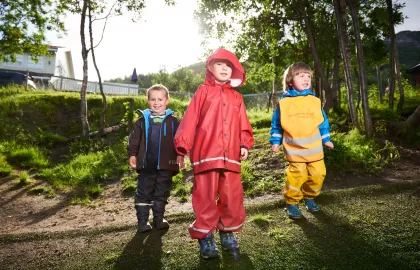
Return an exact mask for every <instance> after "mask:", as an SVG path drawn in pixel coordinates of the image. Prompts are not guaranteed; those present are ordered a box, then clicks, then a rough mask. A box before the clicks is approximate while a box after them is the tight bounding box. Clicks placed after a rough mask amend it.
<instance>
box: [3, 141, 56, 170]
mask: <svg viewBox="0 0 420 270" xmlns="http://www.w3.org/2000/svg"><path fill="white" fill-rule="evenodd" d="M3 146H4V148H5V149H7V150H5V151H4V155H5V156H6V160H7V162H8V163H10V164H11V165H14V166H17V167H21V168H28V169H41V168H45V167H48V166H49V164H50V162H49V160H48V158H47V156H46V155H45V153H44V150H41V149H40V148H38V147H35V146H24V145H19V144H18V143H17V142H10V143H5V144H4V145H3Z"/></svg>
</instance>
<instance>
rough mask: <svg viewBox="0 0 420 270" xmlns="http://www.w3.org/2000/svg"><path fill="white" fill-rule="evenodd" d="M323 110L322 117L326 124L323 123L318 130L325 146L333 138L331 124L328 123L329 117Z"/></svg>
mask: <svg viewBox="0 0 420 270" xmlns="http://www.w3.org/2000/svg"><path fill="white" fill-rule="evenodd" d="M321 110H322V115H323V116H324V122H322V123H321V124H320V125H319V126H318V128H319V132H320V133H321V138H322V144H325V143H326V142H329V141H331V137H330V124H329V122H328V117H327V115H326V114H325V112H324V109H321Z"/></svg>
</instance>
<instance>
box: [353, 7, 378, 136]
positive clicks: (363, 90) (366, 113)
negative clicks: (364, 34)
mask: <svg viewBox="0 0 420 270" xmlns="http://www.w3.org/2000/svg"><path fill="white" fill-rule="evenodd" d="M348 4H349V5H348V6H349V9H350V14H351V18H352V21H353V30H354V38H355V42H356V49H357V50H356V54H357V64H358V66H359V84H360V96H361V99H362V108H363V120H364V123H365V131H366V134H367V135H368V136H369V137H372V136H373V124H372V118H371V116H370V109H369V98H368V86H367V80H366V71H365V62H364V56H363V46H362V40H361V37H360V28H359V18H358V16H357V12H356V9H355V6H354V2H353V0H348Z"/></svg>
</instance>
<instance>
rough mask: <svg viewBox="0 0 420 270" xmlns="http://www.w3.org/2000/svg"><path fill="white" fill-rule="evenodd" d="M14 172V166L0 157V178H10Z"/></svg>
mask: <svg viewBox="0 0 420 270" xmlns="http://www.w3.org/2000/svg"><path fill="white" fill-rule="evenodd" d="M11 172H12V166H10V165H9V163H7V161H6V158H5V157H4V156H2V155H0V177H4V176H8V175H10V173H11Z"/></svg>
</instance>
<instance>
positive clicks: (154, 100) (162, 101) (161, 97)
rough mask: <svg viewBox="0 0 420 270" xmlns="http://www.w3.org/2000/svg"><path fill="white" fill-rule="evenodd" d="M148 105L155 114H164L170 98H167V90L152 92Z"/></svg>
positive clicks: (150, 92)
mask: <svg viewBox="0 0 420 270" xmlns="http://www.w3.org/2000/svg"><path fill="white" fill-rule="evenodd" d="M147 103H149V107H150V109H151V110H152V112H153V113H154V114H164V113H165V110H166V106H167V105H168V103H169V98H168V97H167V96H166V91H165V90H151V91H149V97H148V99H147Z"/></svg>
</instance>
